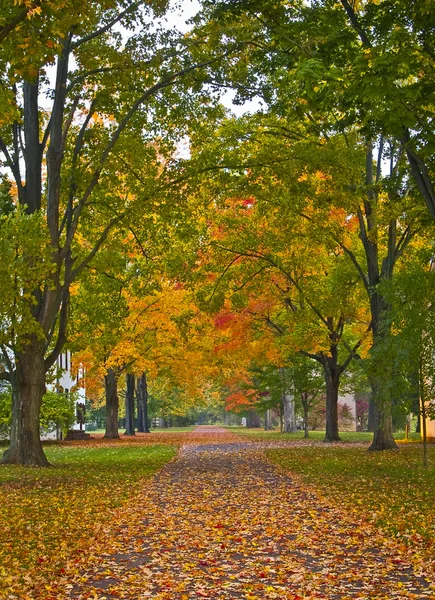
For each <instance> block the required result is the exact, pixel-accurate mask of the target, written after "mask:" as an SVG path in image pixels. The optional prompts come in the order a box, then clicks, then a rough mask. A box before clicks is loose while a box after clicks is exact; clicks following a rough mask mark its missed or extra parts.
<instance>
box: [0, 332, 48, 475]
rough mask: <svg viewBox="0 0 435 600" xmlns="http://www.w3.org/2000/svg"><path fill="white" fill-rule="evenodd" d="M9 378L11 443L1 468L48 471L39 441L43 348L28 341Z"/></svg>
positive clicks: (33, 340) (39, 343) (43, 392)
mask: <svg viewBox="0 0 435 600" xmlns="http://www.w3.org/2000/svg"><path fill="white" fill-rule="evenodd" d="M16 365H17V366H16V370H15V372H14V373H13V375H12V382H11V383H12V428H11V443H10V446H9V448H8V450H6V452H5V453H4V455H3V458H2V460H1V461H0V462H1V463H3V464H15V465H29V466H35V467H48V466H49V462H48V460H47V458H46V456H45V454H44V451H43V449H42V444H41V440H40V438H39V415H40V410H41V402H42V397H43V395H44V394H45V365H44V344H43V342H41V341H39V340H37V339H36V338H35V337H32V338H31V339H30V340H29V342H28V343H27V344H26V345H25V346H24V349H23V351H22V352H20V353H18V354H17V356H16Z"/></svg>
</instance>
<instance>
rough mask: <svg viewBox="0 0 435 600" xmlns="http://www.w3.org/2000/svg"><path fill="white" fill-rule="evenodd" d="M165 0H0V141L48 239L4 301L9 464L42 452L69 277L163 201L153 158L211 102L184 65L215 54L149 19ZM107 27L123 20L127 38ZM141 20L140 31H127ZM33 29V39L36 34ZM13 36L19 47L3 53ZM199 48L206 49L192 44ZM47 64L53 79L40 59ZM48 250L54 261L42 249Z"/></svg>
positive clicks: (27, 259) (23, 204) (20, 199)
mask: <svg viewBox="0 0 435 600" xmlns="http://www.w3.org/2000/svg"><path fill="white" fill-rule="evenodd" d="M56 5H57V3H56ZM166 5H167V3H166V2H163V1H162V2H159V1H156V2H152V3H148V2H131V3H124V2H121V1H120V2H115V1H113V2H109V3H106V2H97V1H96V2H86V3H83V2H78V1H71V2H65V3H63V4H62V6H61V9H59V10H57V9H56V7H55V6H54V3H51V2H44V3H41V5H39V3H34V4H30V3H29V4H26V5H24V6H21V7H19V8H18V7H17V6H15V5H14V7H12V4H11V3H9V4H8V5H7V6H8V10H7V12H6V14H5V20H4V23H3V29H2V30H1V36H2V40H3V41H4V42H5V43H7V45H8V53H7V54H6V55H5V56H6V58H5V59H3V58H2V61H1V65H0V66H1V77H2V93H3V94H4V95H3V96H2V99H1V101H2V103H4V102H5V100H4V99H5V97H6V98H7V101H8V102H10V104H11V110H10V111H9V112H8V114H7V117H6V119H5V120H4V122H3V125H2V127H1V130H0V151H1V153H2V155H3V162H4V164H5V165H6V166H7V167H8V169H9V171H10V173H11V176H12V177H13V180H14V182H15V186H16V202H17V204H18V205H19V207H20V215H23V217H22V221H23V222H25V223H34V222H35V221H36V220H39V221H40V231H41V234H42V235H43V237H44V242H43V248H42V249H43V251H38V252H37V253H34V252H33V253H31V252H29V251H28V250H27V249H25V250H24V252H23V255H22V263H23V264H25V265H32V264H33V263H37V264H38V265H39V264H41V265H44V266H45V267H46V269H47V271H46V273H45V274H43V273H39V275H40V277H39V279H38V281H37V282H35V281H25V282H24V284H23V286H22V287H21V288H20V289H19V290H18V291H17V293H16V294H15V297H16V300H17V302H15V301H14V302H12V303H11V304H9V305H8V312H7V316H6V320H7V322H8V323H10V322H12V321H13V320H14V318H15V315H16V314H17V308H21V309H22V312H21V314H19V315H18V319H19V321H20V323H22V324H23V327H22V329H21V331H20V333H19V335H18V337H17V340H11V339H10V340H6V341H5V344H7V347H5V348H4V350H3V352H4V355H5V360H6V362H7V363H8V372H7V373H6V372H5V373H2V377H3V379H9V380H10V382H11V384H12V389H13V397H14V400H13V406H14V409H13V427H12V433H11V444H10V447H9V449H8V450H7V452H6V453H5V455H4V457H3V462H7V463H19V464H30V465H39V466H45V465H47V464H48V463H47V460H46V458H45V456H44V453H43V450H42V446H41V444H40V441H39V411H40V405H41V399H42V396H43V394H44V391H45V373H46V371H47V370H48V369H49V368H50V367H51V366H52V365H53V364H54V363H55V361H56V358H57V356H58V354H59V352H60V350H61V349H62V346H63V345H64V343H65V340H66V329H67V323H68V305H69V300H70V290H71V286H72V284H73V282H75V281H76V280H77V279H78V277H79V276H80V275H81V273H82V272H83V270H84V269H85V268H86V267H87V266H88V265H89V264H90V263H91V262H92V260H93V258H94V257H95V256H96V254H97V253H98V251H99V250H100V248H101V247H102V246H103V244H104V243H105V241H106V240H107V238H108V237H109V236H110V232H111V230H112V229H113V228H114V227H115V226H116V225H117V224H118V223H120V222H121V221H123V220H125V219H127V218H130V219H135V218H138V215H141V214H143V212H144V208H145V210H146V211H147V212H149V213H152V212H153V211H154V209H155V208H156V206H159V205H160V203H161V199H160V200H157V199H156V195H157V191H158V190H159V189H161V188H162V187H163V188H165V186H166V188H167V186H168V184H169V181H170V176H169V175H168V172H167V169H165V166H164V165H162V161H161V156H163V155H165V154H166V155H169V156H170V155H173V152H174V144H175V141H176V140H178V139H180V137H182V136H183V135H184V133H185V132H186V128H187V119H185V116H186V115H187V114H190V117H191V122H190V124H192V123H193V120H194V119H195V118H196V117H198V118H199V113H200V112H203V111H204V110H205V111H207V110H208V109H207V106H206V104H205V103H204V102H201V103H200V104H199V105H198V104H196V99H197V98H198V96H199V97H201V100H203V96H202V95H201V94H202V93H201V90H200V86H198V80H197V79H195V77H194V76H193V75H192V74H193V73H194V72H197V71H199V69H201V68H205V67H206V66H207V65H209V64H210V62H213V61H214V60H216V59H217V58H216V57H215V56H214V54H213V56H210V55H208V56H207V57H205V56H203V57H202V58H201V57H200V58H199V60H198V61H196V60H195V59H194V58H193V57H192V55H191V53H190V52H189V47H190V46H189V44H190V42H189V40H188V38H187V37H180V36H178V35H177V34H176V33H175V32H168V31H164V30H160V29H157V30H152V29H153V22H152V16H153V15H159V14H161V13H163V12H164V10H165V8H166ZM26 11H27V12H26ZM24 14H25V17H26V18H24V16H23V15H24ZM27 16H32V18H31V19H27ZM115 26H122V27H123V28H124V30H125V32H129V34H130V35H129V37H128V39H123V36H122V35H121V34H120V33H118V32H117V31H116V27H115ZM38 27H40V28H41V31H38ZM136 27H137V28H138V31H139V32H140V33H134V29H135V28H136ZM132 31H133V33H132ZM36 32H38V36H40V39H41V41H40V42H39V43H37V44H35V45H33V43H34V41H35V40H36ZM127 35H128V34H127ZM12 48H14V49H18V50H21V49H24V50H26V52H23V54H22V53H21V52H18V53H17V56H18V58H17V59H16V60H11V61H10V62H8V59H10V56H11V51H12V50H11V49H12ZM34 50H36V54H34ZM195 53H196V54H197V55H198V56H199V55H200V54H201V50H200V49H199V47H198V45H196V47H195ZM29 57H30V58H29ZM53 62H55V64H56V75H55V82H54V85H53V86H51V84H50V81H49V79H50V77H49V75H48V71H47V67H49V66H51V65H52V63H53ZM132 82H134V84H132ZM192 86H195V89H193V88H192ZM44 91H47V92H48V97H49V98H50V100H51V103H50V102H49V103H50V104H51V107H50V108H49V109H46V108H45V103H43V101H42V97H43V95H44ZM185 92H186V93H185ZM199 106H202V108H201V109H200V108H199ZM151 114H152V115H153V117H152V119H151V118H149V117H150V115H151ZM156 139H158V140H159V141H158V143H155V140H156ZM138 148H140V149H141V150H142V151H141V152H139V153H138V152H137V149H138ZM144 149H145V150H146V153H147V160H146V161H145V162H144V161H143V150H144ZM115 153H116V160H113V157H114V155H115ZM22 168H24V172H22ZM156 180H158V183H157V182H156ZM154 202H155V204H154ZM157 210H159V209H157ZM39 241H40V243H42V242H41V240H39ZM14 245H15V242H14V241H12V246H11V248H13V247H14ZM47 253H48V254H49V259H48V260H47V261H45V259H44V260H41V257H45V256H46V255H47ZM18 300H19V302H18ZM26 315H29V318H24V316H26Z"/></svg>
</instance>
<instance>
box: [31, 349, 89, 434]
mask: <svg viewBox="0 0 435 600" xmlns="http://www.w3.org/2000/svg"><path fill="white" fill-rule="evenodd" d="M56 366H57V372H58V373H59V376H58V377H57V379H56V383H55V384H51V385H49V386H48V387H49V388H51V389H52V390H53V391H57V392H59V393H64V394H69V393H71V391H75V392H77V400H76V418H75V422H74V425H73V426H72V427H71V429H70V430H69V431H68V436H67V437H68V438H71V439H80V438H84V437H88V436H87V434H85V429H86V427H85V423H84V406H85V402H86V392H85V389H84V387H83V386H79V382H80V380H81V379H83V377H84V371H83V369H82V368H79V369H78V371H77V375H75V376H74V377H73V376H72V374H71V352H70V351H69V350H65V351H64V352H61V354H60V355H59V356H58V359H57V363H56ZM75 432H76V433H75ZM60 439H62V432H61V431H60V430H59V429H57V428H55V427H54V428H53V430H50V431H42V430H41V440H60Z"/></svg>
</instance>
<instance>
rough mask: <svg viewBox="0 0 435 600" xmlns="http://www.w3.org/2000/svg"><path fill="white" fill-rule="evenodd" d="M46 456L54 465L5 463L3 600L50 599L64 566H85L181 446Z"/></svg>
mask: <svg viewBox="0 0 435 600" xmlns="http://www.w3.org/2000/svg"><path fill="white" fill-rule="evenodd" d="M45 451H46V454H47V457H48V459H49V461H50V462H51V463H52V464H53V465H54V466H53V467H52V468H49V469H38V468H30V467H16V466H7V465H3V466H0V598H19V599H20V600H22V599H23V598H39V597H41V598H42V597H45V593H43V592H42V590H45V591H46V592H48V597H49V588H50V583H51V582H53V581H56V579H57V578H59V577H62V575H63V573H64V567H65V566H66V564H67V563H68V562H71V560H74V557H75V556H77V557H80V556H81V557H82V558H81V560H79V558H77V562H78V563H79V562H82V560H83V554H84V555H86V552H87V550H88V549H89V548H90V546H91V545H92V543H93V541H94V540H95V539H96V538H97V537H98V535H99V531H101V529H102V528H105V527H108V526H110V523H111V513H112V511H114V510H115V509H116V508H119V507H122V506H125V507H126V510H128V506H129V503H133V502H134V500H135V495H136V493H137V491H138V490H139V488H140V487H141V485H143V483H144V480H146V478H149V477H151V475H153V474H154V473H155V472H156V471H157V470H158V469H160V468H161V467H163V465H165V464H166V463H167V462H168V461H169V460H171V459H172V458H173V457H174V456H175V454H176V452H177V448H176V447H174V446H165V445H155V446H150V445H146V446H145V445H144V446H140V445H138V444H137V443H135V444H134V445H131V446H128V445H118V444H116V443H114V444H109V443H107V442H106V444H105V445H104V447H101V446H98V447H92V442H89V443H87V444H83V443H81V444H80V443H78V444H77V445H76V446H74V445H68V446H66V445H50V446H47V447H46V448H45ZM32 590H33V592H32ZM35 590H36V591H35ZM38 590H39V591H38ZM35 594H36V595H35Z"/></svg>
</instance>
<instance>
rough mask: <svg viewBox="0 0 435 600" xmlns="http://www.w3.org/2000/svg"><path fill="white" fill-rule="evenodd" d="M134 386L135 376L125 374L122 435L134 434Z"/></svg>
mask: <svg viewBox="0 0 435 600" xmlns="http://www.w3.org/2000/svg"><path fill="white" fill-rule="evenodd" d="M134 388H135V377H134V375H132V374H131V373H128V374H127V376H126V390H125V433H124V435H135V432H134Z"/></svg>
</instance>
